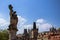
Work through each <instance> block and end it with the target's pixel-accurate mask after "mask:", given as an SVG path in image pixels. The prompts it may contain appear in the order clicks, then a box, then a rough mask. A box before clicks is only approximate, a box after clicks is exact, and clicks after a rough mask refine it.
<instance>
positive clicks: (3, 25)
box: [0, 18, 9, 29]
mask: <svg viewBox="0 0 60 40" xmlns="http://www.w3.org/2000/svg"><path fill="white" fill-rule="evenodd" d="M8 24H9V22H8V21H7V20H5V19H4V18H0V29H7V28H8V27H7V26H8Z"/></svg>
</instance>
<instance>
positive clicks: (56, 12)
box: [0, 0, 60, 27]
mask: <svg viewBox="0 0 60 40" xmlns="http://www.w3.org/2000/svg"><path fill="white" fill-rule="evenodd" d="M9 4H12V5H13V7H14V10H15V11H17V15H19V16H20V18H21V17H22V19H24V20H27V22H26V23H25V25H27V24H32V23H33V22H34V21H37V20H38V19H42V20H44V21H46V22H47V23H49V24H52V25H54V26H55V27H60V0H0V18H3V19H5V20H7V21H9V9H8V5H9Z"/></svg>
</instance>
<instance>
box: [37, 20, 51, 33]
mask: <svg viewBox="0 0 60 40" xmlns="http://www.w3.org/2000/svg"><path fill="white" fill-rule="evenodd" d="M36 23H37V27H38V28H39V32H42V31H48V30H49V29H50V28H51V27H52V25H51V24H50V23H48V22H46V20H44V19H37V21H36Z"/></svg>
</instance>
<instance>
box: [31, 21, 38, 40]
mask: <svg viewBox="0 0 60 40" xmlns="http://www.w3.org/2000/svg"><path fill="white" fill-rule="evenodd" d="M32 34H33V35H32V36H33V40H37V36H38V29H37V28H36V22H34V23H33V29H32Z"/></svg>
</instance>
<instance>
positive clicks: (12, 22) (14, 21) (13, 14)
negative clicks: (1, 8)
mask: <svg viewBox="0 0 60 40" xmlns="http://www.w3.org/2000/svg"><path fill="white" fill-rule="evenodd" d="M9 10H10V25H13V26H17V23H18V17H17V14H16V11H13V7H12V5H9Z"/></svg>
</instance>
